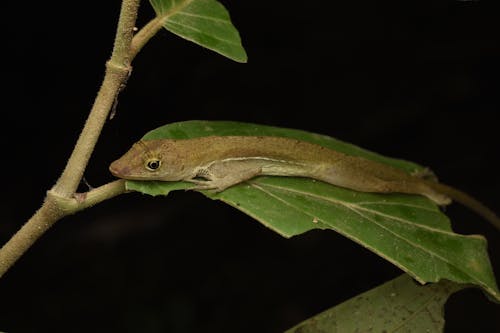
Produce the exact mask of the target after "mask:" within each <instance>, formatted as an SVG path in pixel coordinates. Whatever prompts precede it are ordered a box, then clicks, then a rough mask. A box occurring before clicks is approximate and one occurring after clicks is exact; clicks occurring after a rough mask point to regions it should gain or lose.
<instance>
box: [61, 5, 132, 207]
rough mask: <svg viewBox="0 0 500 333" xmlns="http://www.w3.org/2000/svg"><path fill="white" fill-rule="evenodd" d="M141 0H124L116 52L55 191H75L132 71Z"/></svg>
mask: <svg viewBox="0 0 500 333" xmlns="http://www.w3.org/2000/svg"><path fill="white" fill-rule="evenodd" d="M139 1H140V0H123V2H122V7H121V11H120V19H119V21H118V28H117V31H116V37H115V44H114V47H113V53H112V55H111V58H110V60H109V61H108V62H107V64H106V74H105V77H104V80H103V83H102V85H101V88H100V90H99V93H98V94H97V97H96V99H95V102H94V105H93V106H92V109H91V111H90V114H89V117H88V118H87V121H86V123H85V126H84V127H83V130H82V132H81V133H80V137H79V138H78V141H77V142H76V145H75V148H74V149H73V152H72V154H71V156H70V158H69V159H68V163H67V164H66V167H65V168H64V171H63V173H62V175H61V177H60V178H59V180H58V181H57V183H56V185H55V186H54V188H53V191H54V192H55V193H57V194H59V195H60V196H63V197H67V198H68V197H70V196H71V195H72V194H73V193H75V191H76V189H77V187H78V184H79V183H80V181H81V179H82V176H83V172H84V171H85V168H86V167H87V164H88V161H89V159H90V155H91V154H92V151H93V150H94V147H95V144H96V143H97V139H98V138H99V135H100V134H101V130H102V127H103V126H104V123H105V121H106V119H107V117H108V114H109V111H110V110H111V107H112V106H113V104H114V103H115V100H116V97H117V95H118V93H119V92H120V89H121V88H122V87H123V86H124V84H125V83H126V80H127V78H128V76H129V75H130V71H131V66H130V61H131V57H130V44H131V42H132V37H133V31H134V27H135V21H136V17H137V10H138V8H139Z"/></svg>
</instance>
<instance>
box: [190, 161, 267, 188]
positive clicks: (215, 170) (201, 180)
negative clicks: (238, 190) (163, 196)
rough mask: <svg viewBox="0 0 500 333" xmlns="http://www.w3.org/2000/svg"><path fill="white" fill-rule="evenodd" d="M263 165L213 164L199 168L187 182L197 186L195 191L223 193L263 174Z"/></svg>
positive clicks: (241, 162) (245, 163)
mask: <svg viewBox="0 0 500 333" xmlns="http://www.w3.org/2000/svg"><path fill="white" fill-rule="evenodd" d="M260 164H261V163H258V162H256V161H245V160H236V161H235V160H224V161H216V162H212V163H210V164H208V165H206V166H203V167H200V168H198V169H197V170H196V171H195V173H194V175H193V176H192V177H191V178H189V179H186V181H188V182H191V183H194V184H196V186H194V187H193V188H192V189H194V190H215V192H222V191H224V190H225V189H227V188H228V187H231V186H233V185H236V184H239V183H241V182H244V181H246V180H249V179H251V178H253V177H255V176H258V175H260V174H261V173H262V166H261V165H260Z"/></svg>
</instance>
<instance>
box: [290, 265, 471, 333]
mask: <svg viewBox="0 0 500 333" xmlns="http://www.w3.org/2000/svg"><path fill="white" fill-rule="evenodd" d="M461 288H463V285H457V284H455V283H452V282H449V281H441V282H440V283H436V284H431V285H428V286H419V285H417V284H415V282H413V281H412V279H411V278H410V277H409V276H408V275H406V274H405V275H401V276H399V277H397V278H396V279H394V280H392V281H389V282H387V283H384V284H383V285H380V286H378V287H376V288H374V289H372V290H369V291H367V292H365V293H363V294H361V295H358V296H356V297H354V298H351V299H350V300H347V301H345V302H344V303H341V304H339V305H337V306H335V307H333V308H331V309H328V310H326V311H324V312H322V313H320V314H318V315H316V316H314V317H312V318H309V319H307V320H305V321H303V322H302V323H300V324H298V325H297V326H295V327H293V328H291V329H289V330H287V331H286V332H285V333H318V332H329V333H336V332H339V333H344V332H428V333H439V332H443V328H444V311H443V308H444V304H445V302H446V300H447V299H448V297H449V296H450V295H451V294H453V293H454V292H456V291H458V290H460V289H461Z"/></svg>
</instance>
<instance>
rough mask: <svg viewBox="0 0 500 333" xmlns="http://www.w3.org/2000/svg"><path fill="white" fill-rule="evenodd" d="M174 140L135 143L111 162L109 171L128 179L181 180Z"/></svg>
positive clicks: (180, 167) (182, 168)
mask: <svg viewBox="0 0 500 333" xmlns="http://www.w3.org/2000/svg"><path fill="white" fill-rule="evenodd" d="M174 142H175V140H167V139H165V140H145V141H142V140H141V141H138V142H137V143H135V144H134V145H133V146H132V148H130V150H129V151H127V152H126V153H125V154H124V155H123V156H122V157H120V158H119V159H117V160H116V161H114V162H113V163H111V165H110V166H109V171H111V173H112V174H113V175H114V176H116V177H119V178H123V179H130V180H167V181H174V180H181V179H182V178H183V174H184V173H183V171H184V167H183V165H182V164H181V163H180V161H181V160H182V159H180V158H179V156H178V153H179V152H178V151H177V149H175V144H174Z"/></svg>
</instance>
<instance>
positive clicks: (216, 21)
mask: <svg viewBox="0 0 500 333" xmlns="http://www.w3.org/2000/svg"><path fill="white" fill-rule="evenodd" d="M150 2H151V5H152V6H153V8H154V10H155V11H156V14H157V15H158V17H159V18H160V19H161V20H162V23H163V27H164V28H165V29H167V30H168V31H170V32H172V33H174V34H176V35H178V36H180V37H182V38H185V39H187V40H189V41H192V42H194V43H196V44H198V45H201V46H204V47H206V48H208V49H210V50H212V51H215V52H217V53H220V54H222V55H223V56H225V57H228V58H229V59H232V60H234V61H237V62H246V61H247V55H246V52H245V49H244V48H243V46H242V45H241V39H240V35H239V33H238V30H236V28H235V27H234V26H233V24H232V23H231V19H230V17H229V13H228V12H227V10H226V8H224V6H223V5H222V4H220V3H219V2H217V1H216V0H150Z"/></svg>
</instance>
